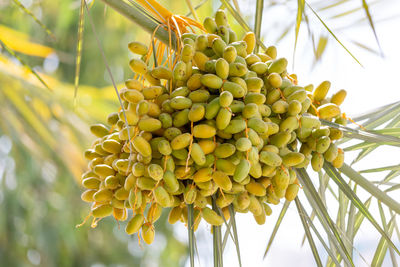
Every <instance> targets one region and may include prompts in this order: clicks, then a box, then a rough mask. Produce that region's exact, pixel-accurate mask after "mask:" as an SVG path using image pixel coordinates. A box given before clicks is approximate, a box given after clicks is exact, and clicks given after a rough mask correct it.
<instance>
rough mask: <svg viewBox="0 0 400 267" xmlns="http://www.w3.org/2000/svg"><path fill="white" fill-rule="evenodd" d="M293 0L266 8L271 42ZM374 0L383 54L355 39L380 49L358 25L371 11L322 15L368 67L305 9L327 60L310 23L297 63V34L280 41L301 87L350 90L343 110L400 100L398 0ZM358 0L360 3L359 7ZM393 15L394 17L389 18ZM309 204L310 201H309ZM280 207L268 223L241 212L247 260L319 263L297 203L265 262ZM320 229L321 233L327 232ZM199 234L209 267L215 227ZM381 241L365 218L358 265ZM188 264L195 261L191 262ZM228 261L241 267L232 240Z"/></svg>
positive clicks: (388, 156)
mask: <svg viewBox="0 0 400 267" xmlns="http://www.w3.org/2000/svg"><path fill="white" fill-rule="evenodd" d="M278 2H279V1H278ZM289 2H293V3H292V4H293V5H292V6H290V8H289V10H291V12H288V9H287V8H286V7H285V8H282V9H279V8H276V9H274V10H266V11H265V12H264V20H263V27H264V28H263V30H262V38H263V40H264V42H265V43H266V44H267V45H270V44H273V43H272V42H273V40H276V37H277V36H279V34H280V33H281V32H277V31H276V30H275V29H278V28H279V29H282V27H277V26H281V25H277V23H284V21H285V20H286V21H288V20H290V18H293V19H295V16H296V3H297V1H289ZM322 2H323V1H319V2H318V3H319V4H321V3H322ZM350 2H351V3H350V4H349V5H348V6H346V8H345V9H344V10H351V9H352V8H353V7H357V6H360V5H361V1H350ZM367 2H368V3H369V4H371V3H370V2H372V1H367ZM376 2H377V1H375V2H374V3H373V4H371V13H372V16H373V18H374V19H375V21H376V24H375V27H376V32H377V35H378V38H379V42H380V45H381V48H382V51H383V54H384V57H380V56H378V55H376V54H374V53H371V52H368V51H366V50H364V49H361V48H359V47H357V46H355V45H352V43H351V41H357V42H360V43H363V44H365V45H367V46H368V47H371V48H373V49H374V50H377V51H378V50H379V49H378V46H377V44H376V40H375V38H374V35H373V32H372V30H371V28H370V27H369V25H368V23H367V22H363V23H358V24H357V23H355V22H356V21H357V20H358V19H360V18H363V17H365V13H364V11H363V10H362V9H361V10H359V11H358V12H355V13H352V14H350V15H348V16H344V17H342V18H340V19H327V18H330V17H332V16H334V15H335V14H337V13H338V9H333V10H332V12H322V13H320V16H321V17H322V18H323V19H324V20H326V19H327V20H326V22H327V24H328V26H329V27H332V29H336V30H334V33H335V34H337V36H338V38H339V39H340V40H341V41H342V42H343V43H344V44H345V45H346V46H348V48H349V49H350V51H351V52H352V53H353V54H354V55H355V56H356V57H357V59H358V60H359V61H360V62H361V64H362V65H363V67H361V66H360V64H358V63H357V62H356V61H355V60H354V59H353V58H352V57H351V56H350V55H349V54H348V53H347V52H346V51H345V50H344V49H343V48H342V47H341V46H340V45H339V44H338V43H337V42H336V41H335V40H334V39H333V38H332V37H331V36H329V34H328V33H327V32H326V30H325V29H324V28H323V26H321V23H320V22H319V21H318V20H316V19H315V16H313V14H311V12H310V10H309V9H307V7H306V12H307V14H308V16H309V18H310V21H311V24H312V25H313V31H314V32H315V33H316V34H317V36H318V34H319V33H321V34H323V35H324V36H329V39H328V44H327V48H326V53H325V55H324V56H323V58H322V61H321V62H319V63H316V64H314V67H311V66H312V65H313V64H312V63H313V62H314V55H313V52H312V45H311V43H310V40H309V37H308V33H307V27H306V25H305V24H304V23H303V24H302V25H301V28H300V33H299V39H298V45H297V51H296V56H295V65H294V68H291V67H292V65H291V62H292V58H293V45H294V36H295V34H294V30H293V31H291V32H289V36H288V37H287V38H285V39H283V40H282V41H281V42H280V43H279V44H277V48H278V56H284V57H286V58H288V60H289V65H290V68H289V72H294V73H296V74H297V75H298V80H299V84H300V85H307V84H309V83H313V84H314V85H317V84H319V83H320V82H322V81H324V80H329V81H331V82H332V87H331V90H333V91H332V92H330V94H331V93H333V92H335V91H337V90H340V89H346V90H347V93H348V95H347V98H346V100H345V102H344V104H343V105H342V106H341V108H342V110H343V111H345V112H346V114H347V115H348V116H349V117H352V116H355V115H357V114H359V113H361V112H364V111H367V110H371V109H373V108H375V107H379V106H382V105H385V104H389V103H392V102H394V101H398V100H399V98H400V88H399V86H398V84H397V77H399V70H400V69H399V67H398V63H399V62H400V49H399V47H400V46H399V42H400V37H399V34H396V33H395V32H396V29H399V28H400V19H399V17H398V15H399V14H400V1H396V0H388V1H380V3H376ZM246 3H249V4H246ZM313 3H316V4H315V6H316V7H318V3H317V2H316V1H310V4H311V5H312V6H313ZM354 3H355V5H353V4H354ZM239 5H240V7H241V8H242V12H243V13H244V14H249V13H250V12H254V8H255V1H239ZM319 6H321V5H319ZM313 7H314V6H313ZM339 11H340V10H339ZM396 16H397V17H396ZM392 17H394V18H393V19H390V18H392ZM349 26H351V27H349ZM344 28H346V29H344ZM398 153H399V148H393V147H387V146H386V147H382V149H379V150H378V151H376V152H374V153H372V154H371V155H369V156H367V157H366V158H365V159H364V160H363V161H362V163H361V164H355V165H354V168H355V169H356V170H362V169H368V168H374V167H382V166H388V165H395V164H399V162H398V161H399V157H398V155H399V154H398ZM353 157H354V153H348V154H346V162H347V163H350V162H351V159H352V158H353ZM384 175H386V172H385V173H383V174H381V173H378V176H375V175H368V176H367V175H365V177H367V178H370V179H371V180H378V179H381V178H383V177H384ZM395 181H396V180H395ZM358 194H359V197H360V198H361V200H363V201H365V200H366V199H367V198H368V197H369V195H368V194H367V193H366V192H365V191H363V190H359V192H358ZM391 196H392V197H393V198H394V199H396V200H399V199H400V198H399V197H398V196H396V194H391ZM300 200H305V196H304V194H303V193H302V192H300ZM303 203H305V201H304V202H303ZM281 207H282V204H280V205H278V206H274V207H273V214H272V216H270V217H267V221H266V224H265V225H262V226H259V225H257V224H256V223H255V221H254V219H253V216H252V215H251V214H238V215H237V225H238V233H239V243H240V252H241V258H242V264H243V266H274V267H287V266H293V265H295V266H297V267H302V266H315V265H316V264H315V261H314V258H313V255H312V253H311V250H310V247H309V245H308V243H307V242H306V243H305V244H304V246H301V240H302V238H303V235H304V230H303V227H302V225H301V221H300V219H299V216H298V214H297V210H296V207H295V204H294V203H292V204H291V205H290V207H289V210H288V213H287V215H286V217H285V219H284V221H283V222H282V225H281V227H280V230H279V232H278V234H277V236H276V238H275V241H274V243H273V245H272V247H271V249H270V251H269V253H268V256H267V257H266V259H265V260H263V254H264V251H265V248H266V245H267V242H268V239H269V237H270V235H271V232H272V229H273V226H274V225H275V222H276V219H277V216H278V215H279V212H280V210H281ZM307 208H308V211H309V212H310V208H309V207H308V206H307ZM328 211H329V212H330V214H331V215H332V216H334V217H335V215H336V213H337V204H335V201H332V200H330V201H329V200H328ZM370 211H371V213H372V214H373V215H374V216H376V218H377V219H378V221H379V223H380V217H379V213H378V209H377V205H376V202H373V204H372V205H371V208H370ZM317 227H318V226H317ZM319 229H321V228H319ZM175 232H176V233H177V235H178V236H179V237H180V238H181V239H182V240H187V239H186V238H187V237H186V232H185V229H184V228H183V226H182V225H178V226H176V229H175ZM320 233H321V234H323V231H321V232H320ZM196 236H197V240H198V245H199V251H200V252H199V253H200V255H201V262H200V266H211V264H212V236H211V235H210V232H209V228H207V227H206V226H205V225H203V226H202V227H200V230H199V231H198V232H197V233H196ZM378 241H379V234H378V233H377V232H376V230H375V228H373V227H372V226H371V224H370V223H369V222H364V223H363V226H362V227H361V229H360V231H359V234H358V236H357V238H356V241H355V249H356V251H355V252H354V255H355V256H354V257H355V265H356V266H357V267H358V266H360V267H361V266H370V263H371V260H372V258H373V256H374V252H375V249H376V246H377V244H378ZM393 241H394V242H395V244H396V245H399V241H398V239H397V237H396V238H395V239H393ZM316 242H317V246H318V248H319V249H320V251H323V248H322V246H321V245H320V244H319V243H318V241H316ZM359 254H361V255H362V257H360V256H359ZM321 258H322V261H323V263H325V262H326V255H325V254H321ZM397 260H398V261H399V260H400V259H399V257H397ZM187 266H189V265H188V264H187ZM224 266H229V267H234V266H239V265H238V260H237V256H236V248H235V246H234V245H233V243H232V242H229V244H228V245H227V250H226V251H225V253H224ZM383 266H393V265H392V263H391V261H390V257H389V256H388V255H387V257H386V258H385V261H384V264H383Z"/></svg>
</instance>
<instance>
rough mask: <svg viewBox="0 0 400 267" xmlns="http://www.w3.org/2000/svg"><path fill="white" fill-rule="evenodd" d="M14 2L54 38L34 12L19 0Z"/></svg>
mask: <svg viewBox="0 0 400 267" xmlns="http://www.w3.org/2000/svg"><path fill="white" fill-rule="evenodd" d="M13 1H14V3H15V4H16V5H17V6H18V7H19V8H21V9H22V11H23V12H25V13H26V14H27V15H28V16H30V17H31V18H32V19H33V20H34V21H35V22H36V23H37V24H38V25H39V26H40V27H41V28H42V29H43V30H44V31H45V32H46V33H47V35H49V36H50V37H51V38H52V39H53V40H56V37H55V35H54V34H53V33H52V32H51V30H50V29H49V28H48V27H47V26H46V25H44V23H43V22H41V21H40V20H39V19H38V18H37V17H36V16H35V14H33V13H32V12H31V11H30V10H28V9H27V8H26V7H25V6H24V5H23V4H22V3H21V2H20V1H19V0H13Z"/></svg>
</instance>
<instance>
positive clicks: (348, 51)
mask: <svg viewBox="0 0 400 267" xmlns="http://www.w3.org/2000/svg"><path fill="white" fill-rule="evenodd" d="M306 5H307V6H308V8H310V9H311V11H312V12H313V13H314V15H315V16H316V17H317V18H318V20H319V21H320V22H321V23H322V25H324V27H325V29H326V30H327V31H328V32H329V33H330V34H331V35H332V37H333V38H335V40H336V41H337V42H338V43H339V44H340V45H341V46H342V47H343V49H344V50H346V52H347V53H348V54H349V55H350V56H351V57H352V58H353V59H354V60H355V61H356V62H357V63H358V64H359V65H360V66H362V64H361V62H360V61H359V60H358V59H357V58H356V57H355V56H354V55H353V54H352V53H351V52H350V50H349V49H347V47H346V46H345V45H344V44H343V43H342V42H341V41H340V40H339V38H338V37H337V36H336V35H335V34H334V33H333V31H332V30H331V29H330V28H329V27H328V25H326V23H325V22H324V20H323V19H322V18H321V17H320V16H319V15H318V13H317V12H316V11H315V10H314V9H313V8H312V7H311V6H310V5H309V4H308V3H307V2H306Z"/></svg>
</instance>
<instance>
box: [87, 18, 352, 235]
mask: <svg viewBox="0 0 400 267" xmlns="http://www.w3.org/2000/svg"><path fill="white" fill-rule="evenodd" d="M204 28H205V29H206V30H207V32H206V33H203V34H195V33H184V34H182V36H181V46H180V50H179V52H178V53H177V55H178V58H177V62H176V64H174V67H173V68H168V67H165V66H157V67H154V68H152V69H150V68H149V66H148V64H147V63H146V62H145V61H146V60H145V57H144V55H146V54H147V53H148V47H147V46H146V45H144V44H141V43H139V42H132V43H130V44H129V49H130V50H131V51H132V52H133V53H135V54H138V55H140V56H143V57H142V58H140V59H132V60H131V61H130V67H131V69H132V70H133V71H134V72H135V73H136V74H137V75H136V76H139V77H140V79H141V80H140V79H130V80H127V81H126V82H125V84H126V88H124V89H122V90H121V91H120V97H121V99H122V102H123V109H121V110H120V111H119V112H115V113H112V114H110V115H109V116H108V118H107V123H108V125H107V126H105V125H102V124H96V125H93V126H92V127H91V132H92V133H93V134H94V135H95V136H97V139H96V140H95V141H94V143H93V145H92V147H91V148H90V149H88V150H87V151H86V152H85V156H86V158H87V159H88V160H90V163H89V169H90V170H89V171H87V172H86V173H85V174H84V175H83V181H82V183H83V186H84V187H85V188H86V189H87V190H86V191H85V192H83V194H82V199H83V200H84V201H87V202H92V203H93V204H92V207H91V215H92V216H93V217H94V218H95V219H100V218H103V217H106V216H109V215H113V216H114V217H115V218H116V219H117V220H119V221H124V220H126V219H127V217H128V210H132V212H133V215H132V216H133V217H131V218H130V219H129V221H128V223H127V225H126V232H127V233H128V234H133V233H136V232H138V231H140V230H142V231H141V234H142V238H143V239H144V241H145V242H146V243H151V242H152V241H153V239H154V227H153V223H154V222H155V221H156V220H157V219H158V218H159V217H160V215H161V212H162V210H163V209H164V208H168V209H170V211H169V218H168V220H169V223H171V224H174V223H175V222H177V221H182V222H184V223H187V205H188V204H194V218H195V222H194V227H195V228H197V226H198V224H199V222H200V220H201V219H202V218H203V219H204V220H205V221H206V222H207V223H209V224H210V225H221V224H223V222H224V219H223V217H225V219H228V218H229V216H230V213H229V210H228V206H229V205H231V204H232V205H233V208H234V210H235V211H236V212H241V213H246V212H251V213H252V214H253V215H254V218H255V220H256V222H257V223H259V224H263V223H264V222H265V220H266V216H268V215H270V214H271V212H272V210H271V208H270V206H269V204H273V205H276V204H278V203H279V202H280V199H282V198H286V199H287V200H288V201H292V200H293V199H294V198H295V197H296V196H297V193H298V191H299V182H298V180H297V178H296V171H295V169H296V168H306V167H307V166H308V165H309V164H310V163H311V166H312V168H313V169H314V170H315V171H319V170H320V169H321V167H322V165H323V163H324V161H328V162H331V163H332V164H333V165H334V166H336V167H340V166H341V164H342V163H343V151H342V150H340V149H338V148H337V146H336V145H335V144H334V141H335V140H338V139H340V138H341V137H342V132H341V131H340V130H337V129H333V128H329V127H324V126H321V122H320V120H319V119H318V117H320V118H323V119H326V120H335V122H337V123H340V124H344V123H345V122H346V120H345V119H343V118H342V117H341V111H340V108H339V105H340V104H341V103H342V102H343V100H344V98H345V96H346V92H345V91H344V90H341V91H339V92H337V93H336V94H334V95H333V96H332V97H330V98H327V97H326V96H327V93H328V90H329V87H330V83H329V82H327V81H325V82H323V83H321V84H320V85H319V86H318V87H316V88H315V90H313V86H312V85H307V86H305V87H303V86H298V85H297V80H296V76H295V75H288V73H287V71H286V67H287V60H286V59H285V58H279V57H277V50H276V48H275V47H274V46H270V47H268V48H267V49H266V50H265V51H264V52H263V53H253V51H254V48H255V43H256V40H255V36H254V34H253V33H252V32H249V33H247V34H245V35H244V37H243V39H242V40H239V39H238V38H237V36H236V34H235V32H233V31H232V29H231V28H230V27H229V25H228V23H227V18H226V14H225V12H224V11H222V10H219V11H217V13H216V15H215V19H213V18H210V17H208V18H206V19H205V21H204ZM136 76H135V77H136ZM305 113H307V114H306V115H305ZM310 114H313V115H315V116H312V115H310ZM212 201H214V203H215V204H216V207H217V209H214V210H213V209H211V208H210V205H211V203H212Z"/></svg>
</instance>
